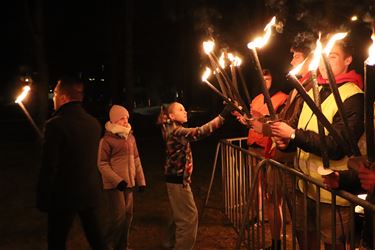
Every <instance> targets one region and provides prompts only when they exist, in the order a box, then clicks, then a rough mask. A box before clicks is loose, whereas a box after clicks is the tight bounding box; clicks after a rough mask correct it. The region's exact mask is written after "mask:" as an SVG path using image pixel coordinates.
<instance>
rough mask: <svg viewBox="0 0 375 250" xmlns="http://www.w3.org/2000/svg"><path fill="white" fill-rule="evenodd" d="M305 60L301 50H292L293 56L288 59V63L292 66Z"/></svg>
mask: <svg viewBox="0 0 375 250" xmlns="http://www.w3.org/2000/svg"><path fill="white" fill-rule="evenodd" d="M303 60H305V56H304V55H303V53H302V52H298V51H293V58H292V61H290V65H292V66H293V68H295V67H297V66H298V65H299V64H301V63H302V62H303Z"/></svg>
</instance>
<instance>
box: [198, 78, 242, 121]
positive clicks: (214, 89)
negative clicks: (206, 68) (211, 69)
mask: <svg viewBox="0 0 375 250" xmlns="http://www.w3.org/2000/svg"><path fill="white" fill-rule="evenodd" d="M204 82H205V83H206V84H207V85H208V87H210V89H211V90H212V91H214V92H215V93H216V94H217V95H218V96H220V97H221V98H222V99H223V100H224V101H225V102H226V103H227V104H228V105H231V106H232V107H233V108H234V109H235V110H236V111H238V112H239V113H240V114H241V115H245V112H244V111H243V110H242V109H240V108H239V107H238V105H237V104H235V103H234V102H233V101H232V100H231V99H229V98H228V97H226V96H225V95H223V94H222V93H221V92H220V91H219V90H218V89H217V88H215V86H214V85H212V84H211V83H210V82H209V81H207V80H205V81H204Z"/></svg>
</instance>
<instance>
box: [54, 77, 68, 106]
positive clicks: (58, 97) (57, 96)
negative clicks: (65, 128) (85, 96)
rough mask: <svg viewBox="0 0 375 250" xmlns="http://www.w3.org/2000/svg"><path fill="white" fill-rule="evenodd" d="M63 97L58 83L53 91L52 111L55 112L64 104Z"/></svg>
mask: <svg viewBox="0 0 375 250" xmlns="http://www.w3.org/2000/svg"><path fill="white" fill-rule="evenodd" d="M65 99H66V97H65V95H64V94H62V93H61V88H60V83H57V85H56V87H55V89H54V91H53V109H54V110H55V111H57V110H58V109H59V108H60V107H61V106H62V105H63V104H64V103H65Z"/></svg>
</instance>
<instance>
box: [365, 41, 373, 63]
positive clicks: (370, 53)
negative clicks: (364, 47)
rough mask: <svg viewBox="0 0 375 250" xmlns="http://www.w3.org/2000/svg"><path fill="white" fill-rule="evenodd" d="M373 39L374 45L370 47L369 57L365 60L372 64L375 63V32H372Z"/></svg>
mask: <svg viewBox="0 0 375 250" xmlns="http://www.w3.org/2000/svg"><path fill="white" fill-rule="evenodd" d="M371 39H372V45H371V46H370V48H369V49H368V54H369V57H368V58H367V59H366V61H365V63H366V64H367V65H370V66H372V65H375V34H372V36H371Z"/></svg>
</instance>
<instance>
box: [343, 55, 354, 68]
mask: <svg viewBox="0 0 375 250" xmlns="http://www.w3.org/2000/svg"><path fill="white" fill-rule="evenodd" d="M352 61H353V57H352V56H348V57H347V58H345V60H344V63H345V65H346V66H349V65H350V64H351V63H352Z"/></svg>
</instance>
